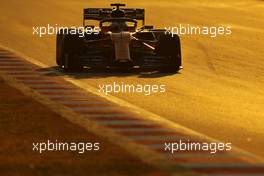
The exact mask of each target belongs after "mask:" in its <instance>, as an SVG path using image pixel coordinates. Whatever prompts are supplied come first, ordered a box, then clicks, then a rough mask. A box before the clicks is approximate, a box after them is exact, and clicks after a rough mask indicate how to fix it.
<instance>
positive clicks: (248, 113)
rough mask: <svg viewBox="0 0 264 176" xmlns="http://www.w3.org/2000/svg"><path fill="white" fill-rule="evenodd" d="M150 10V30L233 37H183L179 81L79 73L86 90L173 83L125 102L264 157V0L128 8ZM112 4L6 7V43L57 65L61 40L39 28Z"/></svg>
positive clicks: (76, 20) (0, 21) (76, 21)
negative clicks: (201, 30)
mask: <svg viewBox="0 0 264 176" xmlns="http://www.w3.org/2000/svg"><path fill="white" fill-rule="evenodd" d="M122 2H126V3H127V4H128V5H129V6H130V7H142V8H146V11H147V13H146V19H147V24H153V25H155V26H157V27H164V26H175V25H177V24H178V23H183V24H194V25H208V26H212V25H230V26H232V30H233V34H232V35H231V36H226V37H219V38H215V39H212V38H210V37H205V36H184V37H182V49H183V63H184V70H182V71H181V72H180V73H179V74H175V75H163V74H141V73H137V72H136V73H134V72H132V73H126V74H124V73H119V72H118V73H116V72H114V73H87V72H86V73H79V74H74V75H70V76H71V77H73V78H74V79H77V80H81V81H82V82H83V83H84V84H87V85H89V86H91V87H94V88H97V87H98V85H99V84H107V83H112V82H114V81H115V82H119V83H121V82H125V83H126V84H166V85H167V92H166V93H164V94H161V95H152V96H144V95H142V94H136V95H135V94H133V95H130V94H119V95H115V96H117V97H118V98H120V99H122V100H124V101H127V102H129V103H131V104H134V105H136V106H138V107H141V108H143V109H145V110H147V111H149V112H152V113H155V114H157V115H159V116H161V117H163V118H165V119H168V120H170V121H172V122H175V123H177V124H180V125H183V126H185V127H188V128H190V129H193V130H195V131H198V132H200V133H203V134H206V135H207V136H211V137H213V138H215V139H218V140H221V141H225V142H232V144H233V145H234V146H238V147H240V148H241V149H244V150H246V151H249V152H251V153H253V154H255V155H257V156H261V157H264V152H263V148H264V141H263V137H264V125H263V124H264V118H263V117H264V110H263V104H264V90H263V87H264V72H263V69H264V60H263V59H264V52H263V44H264V43H263V39H264V31H263V28H264V20H263V19H264V13H263V12H264V4H263V1H260V0H258V1H257V0H256V1H255V0H242V1H236V0H232V1H231V0H224V1H223V0H221V1H218V0H217V1H214V2H210V1H205V0H201V1H194V0H187V1H184V2H182V1H175V0H170V1H169V0H167V1H151V3H149V2H150V1H148V2H142V1H138V2H135V1H122ZM109 3H110V1H105V0H104V1H100V2H97V1H89V2H87V1H84V0H83V1H81V0H78V1H69V0H66V1H61V2H59V1H51V0H43V1H41V2H36V1H30V0H25V1H17V0H9V1H6V2H1V12H0V13H1V15H0V26H1V29H0V31H1V32H0V43H1V44H3V45H5V46H7V47H9V48H12V49H15V50H17V51H19V52H22V53H24V54H26V55H28V56H30V57H33V58H34V59H37V60H39V61H40V62H42V63H44V64H46V65H49V66H50V67H53V66H55V62H54V61H55V36H46V37H43V38H38V37H36V36H33V35H32V27H33V26H45V25H47V24H59V25H67V26H72V25H75V26H79V25H81V22H82V21H81V20H82V9H83V8H84V7H94V6H97V7H106V6H107V5H108V4H109Z"/></svg>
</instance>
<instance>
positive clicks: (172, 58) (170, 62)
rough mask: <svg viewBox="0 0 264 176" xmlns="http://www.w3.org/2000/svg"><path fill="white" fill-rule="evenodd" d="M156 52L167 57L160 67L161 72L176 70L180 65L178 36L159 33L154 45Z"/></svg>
mask: <svg viewBox="0 0 264 176" xmlns="http://www.w3.org/2000/svg"><path fill="white" fill-rule="evenodd" d="M156 54H157V55H160V56H165V57H166V58H167V60H166V61H164V66H162V67H161V68H160V70H161V71H162V72H178V71H179V70H180V68H181V66H182V57H181V42H180V38H179V36H178V35H174V36H173V37H172V36H171V35H166V34H163V35H161V36H160V38H159V40H158V42H157V45H156Z"/></svg>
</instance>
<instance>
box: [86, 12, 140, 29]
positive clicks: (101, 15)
mask: <svg viewBox="0 0 264 176" xmlns="http://www.w3.org/2000/svg"><path fill="white" fill-rule="evenodd" d="M112 10H113V9H111V8H87V9H84V10H83V24H85V20H98V21H100V20H103V19H106V18H111V13H112ZM122 10H123V11H124V12H125V17H126V18H132V19H135V20H141V21H142V23H143V25H145V9H128V8H122Z"/></svg>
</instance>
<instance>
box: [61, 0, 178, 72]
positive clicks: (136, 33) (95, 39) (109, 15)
mask: <svg viewBox="0 0 264 176" xmlns="http://www.w3.org/2000/svg"><path fill="white" fill-rule="evenodd" d="M111 6H112V8H86V9H84V14H83V29H86V28H91V29H92V32H90V33H89V34H85V35H84V36H83V37H80V36H79V35H78V34H77V33H71V32H70V33H69V32H68V33H66V34H65V33H63V32H62V31H60V32H59V33H58V34H57V48H56V60H57V64H58V65H59V66H60V67H62V68H63V69H65V70H66V71H74V70H79V69H81V68H83V67H87V68H95V69H96V68H100V69H102V68H103V69H105V68H115V67H119V68H137V67H138V68H147V69H158V70H160V71H163V72H177V71H179V70H180V69H181V68H182V58H181V42H180V38H179V36H178V35H171V34H170V32H168V31H166V30H165V29H154V27H153V26H149V25H145V10H144V9H134V8H123V7H124V6H125V4H119V3H115V4H111ZM121 7H122V8H121ZM92 21H93V22H96V23H97V25H98V26H95V25H92ZM139 23H141V24H139Z"/></svg>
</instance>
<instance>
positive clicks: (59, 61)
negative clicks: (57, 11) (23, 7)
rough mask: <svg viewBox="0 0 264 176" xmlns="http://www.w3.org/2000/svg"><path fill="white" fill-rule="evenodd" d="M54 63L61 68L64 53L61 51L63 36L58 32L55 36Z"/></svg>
mask: <svg viewBox="0 0 264 176" xmlns="http://www.w3.org/2000/svg"><path fill="white" fill-rule="evenodd" d="M56 40H57V41H56V63H57V65H58V66H60V67H62V66H63V62H62V60H63V58H64V55H63V53H64V51H63V48H64V47H63V34H62V33H61V32H59V33H58V34H57V39H56Z"/></svg>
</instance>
